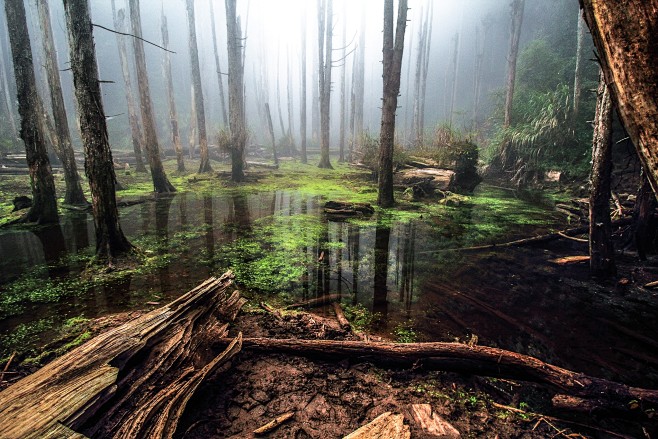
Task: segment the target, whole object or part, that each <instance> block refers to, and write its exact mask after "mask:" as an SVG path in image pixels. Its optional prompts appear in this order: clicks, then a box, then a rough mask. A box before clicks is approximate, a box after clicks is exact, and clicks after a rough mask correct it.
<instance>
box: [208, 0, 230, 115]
mask: <svg viewBox="0 0 658 439" xmlns="http://www.w3.org/2000/svg"><path fill="white" fill-rule="evenodd" d="M208 3H209V5H210V28H211V31H212V47H213V51H214V53H215V68H216V69H217V83H218V84H219V103H220V105H221V108H222V122H223V123H224V126H228V117H227V116H226V98H225V97H224V80H223V79H222V69H221V66H220V63H219V51H218V50H217V30H216V26H215V8H214V6H213V0H208Z"/></svg>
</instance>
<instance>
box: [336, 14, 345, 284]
mask: <svg viewBox="0 0 658 439" xmlns="http://www.w3.org/2000/svg"><path fill="white" fill-rule="evenodd" d="M345 5H346V4H345V3H343V16H345V15H346V12H347V10H346V6H345ZM342 41H343V47H342V48H341V57H340V58H341V62H342V66H341V69H340V128H339V136H340V138H339V142H338V161H339V162H341V163H342V162H344V161H345V122H346V115H345V112H346V111H347V108H346V105H347V104H346V92H347V84H346V83H345V78H346V73H347V71H346V69H347V60H346V59H345V58H346V56H347V21H346V20H343V29H342ZM339 285H340V283H339Z"/></svg>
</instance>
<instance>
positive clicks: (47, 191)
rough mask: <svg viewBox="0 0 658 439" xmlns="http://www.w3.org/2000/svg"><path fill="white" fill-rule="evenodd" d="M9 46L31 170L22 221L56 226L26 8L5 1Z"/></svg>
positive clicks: (16, 0)
mask: <svg viewBox="0 0 658 439" xmlns="http://www.w3.org/2000/svg"><path fill="white" fill-rule="evenodd" d="M5 13H6V14H7V28H8V29H9V44H10V46H11V54H12V60H13V62H14V76H15V78H16V90H17V95H18V96H17V98H18V114H19V115H20V117H21V132H20V135H21V139H23V142H24V143H25V156H26V158H27V165H28V167H29V169H30V184H31V186H32V198H33V199H32V207H31V208H30V210H29V211H28V212H27V214H25V216H23V218H21V221H26V222H36V223H38V224H46V223H56V222H58V221H59V218H58V216H57V201H56V198H55V180H54V179H53V174H52V170H51V168H50V161H49V160H48V153H47V151H46V142H45V139H44V133H43V130H42V127H41V125H40V121H39V117H40V116H39V108H40V107H41V105H42V104H41V102H40V99H39V95H38V92H37V83H36V79H35V77H34V66H33V65H32V48H31V47H30V35H29V34H28V30H27V20H26V18H25V7H24V5H23V1H22V0H7V1H5Z"/></svg>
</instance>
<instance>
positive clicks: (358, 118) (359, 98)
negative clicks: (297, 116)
mask: <svg viewBox="0 0 658 439" xmlns="http://www.w3.org/2000/svg"><path fill="white" fill-rule="evenodd" d="M366 13H367V12H366V6H365V3H363V4H362V6H361V25H360V26H359V29H360V31H359V32H360V34H359V50H358V53H357V56H356V58H355V59H358V62H356V69H355V70H356V76H355V78H356V81H355V84H354V102H355V106H354V139H353V143H354V147H355V148H356V147H360V146H361V142H362V139H363V119H364V118H363V113H364V101H365V88H366V87H365V84H366V80H365V76H366V73H365V72H366V70H365V62H366V26H367V24H366Z"/></svg>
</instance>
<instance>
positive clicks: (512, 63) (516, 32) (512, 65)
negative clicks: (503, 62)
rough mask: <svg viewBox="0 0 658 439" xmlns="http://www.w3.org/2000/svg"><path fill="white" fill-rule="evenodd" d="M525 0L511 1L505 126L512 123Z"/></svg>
mask: <svg viewBox="0 0 658 439" xmlns="http://www.w3.org/2000/svg"><path fill="white" fill-rule="evenodd" d="M524 7H525V0H513V1H512V23H511V25H510V45H509V53H508V55H507V93H506V95H505V118H504V122H503V126H504V127H505V128H507V127H509V126H510V125H511V124H512V103H513V100H514V84H515V82H516V60H517V57H518V54H519V39H520V38H521V25H522V23H523V9H524Z"/></svg>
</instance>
